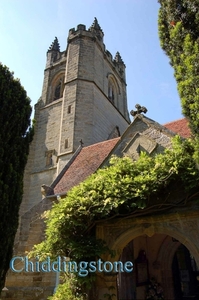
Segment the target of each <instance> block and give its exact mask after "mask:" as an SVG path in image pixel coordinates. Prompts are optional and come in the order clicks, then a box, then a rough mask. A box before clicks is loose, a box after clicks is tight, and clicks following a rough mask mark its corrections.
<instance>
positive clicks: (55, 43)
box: [48, 37, 60, 51]
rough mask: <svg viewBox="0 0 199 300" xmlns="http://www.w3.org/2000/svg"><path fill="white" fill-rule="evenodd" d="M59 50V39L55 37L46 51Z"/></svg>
mask: <svg viewBox="0 0 199 300" xmlns="http://www.w3.org/2000/svg"><path fill="white" fill-rule="evenodd" d="M52 50H54V51H60V45H59V41H58V38H57V37H55V39H54V41H53V42H52V44H51V45H50V47H49V49H48V51H52Z"/></svg>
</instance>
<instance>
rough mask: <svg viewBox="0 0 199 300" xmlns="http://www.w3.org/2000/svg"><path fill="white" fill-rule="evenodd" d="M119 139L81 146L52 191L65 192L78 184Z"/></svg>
mask: <svg viewBox="0 0 199 300" xmlns="http://www.w3.org/2000/svg"><path fill="white" fill-rule="evenodd" d="M119 140H120V138H115V139H112V140H108V141H104V142H101V143H97V144H94V145H91V146H88V147H85V148H82V149H81V151H80V152H79V154H78V155H77V157H76V158H75V159H74V160H73V162H72V163H71V164H70V165H69V167H68V168H67V169H66V171H65V173H64V175H63V176H62V178H61V179H60V181H59V182H58V183H57V184H56V186H55V187H54V193H55V194H61V193H64V192H67V191H68V190H69V189H71V188H72V187H73V186H75V185H78V184H79V183H80V182H82V181H83V180H85V179H86V178H87V177H88V176H89V175H91V174H93V173H94V172H95V171H96V170H97V169H98V168H99V167H100V165H101V164H102V162H103V161H104V160H105V158H106V157H107V156H108V155H109V153H110V152H111V150H112V149H113V148H114V146H115V145H116V144H117V142H118V141H119Z"/></svg>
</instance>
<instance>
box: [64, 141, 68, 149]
mask: <svg viewBox="0 0 199 300" xmlns="http://www.w3.org/2000/svg"><path fill="white" fill-rule="evenodd" d="M64 146H65V149H67V148H68V139H65V145H64Z"/></svg>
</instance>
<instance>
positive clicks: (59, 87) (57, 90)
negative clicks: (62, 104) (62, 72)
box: [53, 76, 64, 101]
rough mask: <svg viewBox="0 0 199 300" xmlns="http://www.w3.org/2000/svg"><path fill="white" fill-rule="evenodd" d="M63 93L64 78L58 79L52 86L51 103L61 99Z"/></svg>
mask: <svg viewBox="0 0 199 300" xmlns="http://www.w3.org/2000/svg"><path fill="white" fill-rule="evenodd" d="M63 91H64V76H62V77H61V78H59V79H58V80H57V81H56V82H55V85H54V93H53V101H55V100H57V99H60V98H62V97H63Z"/></svg>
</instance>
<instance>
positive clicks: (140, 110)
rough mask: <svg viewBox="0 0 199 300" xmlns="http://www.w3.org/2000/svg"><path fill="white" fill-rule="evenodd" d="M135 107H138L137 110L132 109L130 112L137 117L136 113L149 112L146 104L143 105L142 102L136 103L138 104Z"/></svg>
mask: <svg viewBox="0 0 199 300" xmlns="http://www.w3.org/2000/svg"><path fill="white" fill-rule="evenodd" d="M135 108H136V109H137V110H131V111H130V114H131V115H132V116H133V117H135V116H136V115H138V114H141V113H144V114H146V112H147V109H146V107H145V106H141V105H140V104H136V105H135Z"/></svg>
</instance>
